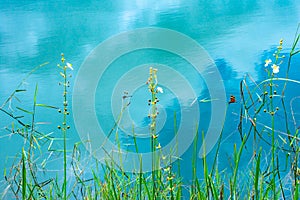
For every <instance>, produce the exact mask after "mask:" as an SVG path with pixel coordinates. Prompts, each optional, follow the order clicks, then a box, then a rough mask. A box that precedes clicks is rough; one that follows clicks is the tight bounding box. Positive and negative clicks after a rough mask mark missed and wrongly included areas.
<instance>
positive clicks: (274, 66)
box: [272, 64, 279, 74]
mask: <svg viewBox="0 0 300 200" xmlns="http://www.w3.org/2000/svg"><path fill="white" fill-rule="evenodd" d="M272 69H273V73H274V74H277V73H278V72H279V66H278V65H275V64H273V65H272Z"/></svg>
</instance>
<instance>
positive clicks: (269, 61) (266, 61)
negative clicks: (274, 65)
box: [265, 59, 272, 67]
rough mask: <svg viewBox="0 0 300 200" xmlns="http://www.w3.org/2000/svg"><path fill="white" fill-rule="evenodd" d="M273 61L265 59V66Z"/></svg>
mask: <svg viewBox="0 0 300 200" xmlns="http://www.w3.org/2000/svg"><path fill="white" fill-rule="evenodd" d="M271 62H272V60H271V59H267V60H265V67H268V65H269V64H270V63H271Z"/></svg>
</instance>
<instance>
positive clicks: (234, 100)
mask: <svg viewBox="0 0 300 200" xmlns="http://www.w3.org/2000/svg"><path fill="white" fill-rule="evenodd" d="M231 103H236V99H235V96H233V95H230V100H229V102H228V104H231Z"/></svg>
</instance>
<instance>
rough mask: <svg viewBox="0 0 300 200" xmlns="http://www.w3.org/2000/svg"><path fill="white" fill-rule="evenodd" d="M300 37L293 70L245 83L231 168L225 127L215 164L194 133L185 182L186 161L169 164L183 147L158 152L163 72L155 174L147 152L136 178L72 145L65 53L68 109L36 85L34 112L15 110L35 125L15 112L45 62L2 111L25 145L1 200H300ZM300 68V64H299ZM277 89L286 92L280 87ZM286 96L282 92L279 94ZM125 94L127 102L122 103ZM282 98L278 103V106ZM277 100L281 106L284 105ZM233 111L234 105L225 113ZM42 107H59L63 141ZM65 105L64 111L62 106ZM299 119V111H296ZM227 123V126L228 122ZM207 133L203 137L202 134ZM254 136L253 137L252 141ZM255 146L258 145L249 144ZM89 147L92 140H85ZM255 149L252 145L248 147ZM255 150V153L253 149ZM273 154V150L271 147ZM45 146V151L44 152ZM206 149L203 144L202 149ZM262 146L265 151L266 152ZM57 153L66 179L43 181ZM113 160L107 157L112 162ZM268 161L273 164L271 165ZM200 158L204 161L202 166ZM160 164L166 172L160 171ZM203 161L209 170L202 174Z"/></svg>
mask: <svg viewBox="0 0 300 200" xmlns="http://www.w3.org/2000/svg"><path fill="white" fill-rule="evenodd" d="M299 38H300V34H299V33H298V31H297V34H296V36H295V40H294V43H293V46H292V48H291V50H290V53H289V57H288V63H287V65H288V68H287V72H286V75H285V77H280V78H278V77H277V75H276V73H273V72H274V71H272V68H270V67H266V74H267V76H268V78H267V79H266V80H264V81H262V82H259V83H256V82H255V81H253V79H252V78H251V76H250V75H247V76H245V78H244V79H243V80H242V81H241V82H240V99H241V102H240V108H239V111H237V113H238V115H239V125H238V132H239V134H240V138H241V141H240V143H237V144H234V145H233V146H232V149H233V153H232V155H230V158H231V168H230V169H227V170H223V171H219V166H218V157H219V154H220V152H219V151H220V147H221V146H222V140H223V131H224V129H226V127H225V125H224V126H223V129H222V132H221V134H220V138H219V140H218V143H217V146H216V150H215V154H214V155H213V156H214V157H213V162H212V165H210V164H211V163H208V157H207V156H211V154H208V155H204V156H203V158H202V160H199V158H198V157H197V154H198V152H197V149H198V144H199V142H198V140H199V136H200V135H201V136H202V137H200V138H202V142H203V141H204V135H205V133H204V131H202V130H198V126H197V128H196V130H197V132H196V134H195V135H196V136H195V140H194V143H193V146H192V149H193V153H192V154H193V155H192V161H191V163H192V165H191V172H192V179H191V181H190V182H188V183H186V182H184V181H183V177H182V175H181V160H180V159H177V160H176V161H175V162H173V163H171V160H172V158H173V157H177V147H175V149H174V153H173V154H172V155H162V152H161V151H160V143H159V136H158V135H157V132H156V120H157V115H158V114H159V113H158V112H157V104H158V103H159V100H158V96H159V95H158V92H159V89H158V87H157V84H158V80H157V76H159V72H157V70H156V69H154V68H150V75H149V79H148V81H147V84H148V89H149V91H150V94H149V98H150V100H149V106H150V113H149V117H150V119H151V123H150V128H149V134H150V136H151V144H150V146H151V151H153V152H155V153H154V154H153V162H152V171H151V172H148V173H144V172H142V171H141V169H142V165H143V163H142V155H141V157H140V163H139V166H140V171H139V172H138V173H127V172H125V171H123V166H118V165H117V164H116V163H114V162H113V161H111V160H110V159H108V160H107V161H106V163H105V164H103V163H100V162H99V161H97V160H94V159H93V158H92V157H89V156H87V157H88V159H87V157H86V156H85V154H84V151H83V150H82V149H83V145H82V142H78V143H75V144H74V145H73V147H70V146H67V142H66V141H67V139H68V137H70V136H69V134H73V133H70V132H69V128H70V126H69V125H68V115H69V114H70V112H71V111H70V110H69V109H68V98H69V97H68V88H69V87H68V86H69V84H70V83H69V80H68V77H69V72H70V71H69V69H71V68H72V67H71V66H70V65H69V63H67V62H66V60H65V58H64V55H62V59H61V64H59V65H58V67H59V69H60V70H61V71H60V73H59V74H60V76H61V77H62V82H61V83H60V84H61V85H62V92H63V98H62V102H63V103H62V106H61V109H59V108H58V107H56V106H52V105H46V104H41V103H38V102H39V101H38V91H39V88H38V85H36V87H35V91H34V95H33V104H32V107H31V109H28V108H23V107H20V106H18V107H17V109H18V110H19V111H21V112H22V113H23V114H24V115H27V116H29V117H30V119H31V120H30V122H29V123H28V122H25V121H22V120H23V117H21V116H18V115H15V114H14V112H12V111H11V110H10V104H11V102H13V100H14V99H16V98H17V96H16V94H17V93H23V92H26V91H25V90H24V89H23V88H22V85H23V83H24V82H25V81H26V79H28V77H29V75H30V74H32V73H34V72H35V71H36V70H38V69H39V68H40V67H43V66H44V65H45V64H43V65H40V66H38V67H36V68H34V69H33V70H32V72H30V73H29V74H28V76H26V77H25V78H24V79H23V80H22V82H21V83H20V84H19V85H18V86H17V88H16V89H15V90H14V91H13V92H12V94H11V95H10V96H9V97H8V99H7V100H6V101H5V102H4V103H3V104H2V106H1V107H0V112H1V113H2V114H4V115H7V116H9V117H10V118H11V119H12V123H11V125H10V126H8V127H7V129H6V130H7V131H8V132H9V133H11V134H12V135H13V137H17V135H19V136H20V137H22V139H23V141H24V143H23V144H24V145H23V147H22V151H21V152H20V153H19V154H17V155H16V156H15V158H14V162H13V164H12V166H11V167H10V168H8V169H5V171H4V178H5V180H6V182H7V185H8V186H9V190H5V191H3V192H2V197H4V198H5V197H7V196H8V195H9V196H13V197H15V198H17V199H19V198H22V199H140V200H141V199H171V200H175V199H176V200H179V199H232V200H235V199H256V200H261V199H299V181H300V179H299V177H300V168H299V166H298V165H299V151H300V149H299V140H300V138H299V135H298V133H299V129H298V128H296V129H293V128H292V127H290V125H289V121H290V119H289V115H288V111H287V110H286V104H287V103H288V102H285V98H284V95H285V90H286V87H287V85H288V84H289V83H291V82H293V83H298V84H299V83H300V81H299V80H292V79H289V76H288V75H289V70H290V68H291V67H292V66H291V64H292V62H291V61H292V59H293V57H294V56H295V55H297V54H298V53H300V51H299V50H298V49H299V48H298V46H297V45H298V43H299ZM282 48H283V47H282V42H280V44H279V46H278V48H277V51H276V52H275V53H274V59H275V60H274V62H273V64H276V65H278V66H280V64H281V62H282V59H283V58H282V53H281V51H282ZM295 67H299V66H295ZM279 85H280V86H281V87H279ZM278 89H279V90H280V91H276V90H278ZM124 97H125V98H124ZM124 97H123V105H122V109H121V111H120V116H119V118H118V121H117V122H116V124H115V125H114V126H113V127H112V129H111V132H110V133H108V135H109V136H110V135H111V134H112V133H114V132H116V143H117V144H118V145H119V148H120V141H118V140H119V137H118V134H117V131H118V126H119V125H120V122H121V118H122V113H123V112H124V111H125V110H126V109H127V108H128V106H129V105H130V95H129V94H127V93H124ZM275 100H279V101H275ZM278 102H279V103H278ZM230 106H232V104H231V103H228V105H227V108H226V109H228V108H229V107H230ZM37 107H42V108H43V109H55V110H57V111H58V113H59V114H58V115H59V116H61V115H62V116H61V119H62V123H61V124H60V125H59V126H58V129H59V131H61V137H54V136H53V135H52V134H47V133H43V132H42V131H40V129H38V128H37V124H38V123H37V119H36V116H37V111H38V110H37V109H36V108H37ZM59 107H60V106H59ZM278 110H281V111H282V112H283V113H284V119H282V121H281V123H283V124H284V125H285V133H284V134H280V133H278V132H277V131H276V118H275V116H276V112H278ZM292 114H293V113H292ZM262 116H263V117H265V118H269V120H270V124H264V123H262V122H261V121H260V120H261V118H262ZM176 121H177V120H176V113H175V114H174V130H175V133H174V137H175V138H177V124H176ZM224 123H225V122H224ZM132 132H133V136H134V137H133V141H134V149H135V152H139V148H138V144H137V140H136V138H135V136H136V135H135V132H134V127H133V128H132ZM200 133H201V134H200ZM250 138H251V139H250ZM250 141H252V142H250ZM53 142H60V143H62V146H63V148H62V149H53V148H52V146H53ZM85 142H87V143H88V142H89V141H85ZM248 144H249V145H248ZM251 146H252V149H251ZM266 146H267V148H268V149H269V151H267V150H266V149H267V148H266ZM45 147H46V148H45ZM203 147H204V152H205V143H204V144H203ZM262 147H263V148H262ZM45 149H46V150H47V152H46V155H49V156H48V157H47V158H44V159H40V157H42V156H41V155H42V154H43V153H44V152H43V151H45ZM244 151H247V152H248V153H249V152H251V151H252V153H253V156H252V158H251V160H250V161H249V164H248V166H249V167H248V168H247V169H246V171H245V169H244V168H241V167H240V164H241V163H240V162H241V160H242V158H243V155H244V154H243V153H244ZM52 154H55V155H57V156H58V157H61V158H62V168H63V170H62V174H63V176H61V175H60V174H57V175H56V176H54V177H47V176H46V178H44V177H42V176H41V173H38V169H39V170H41V169H42V171H43V173H45V174H46V173H47V169H46V166H47V165H46V164H47V163H48V162H50V161H51V159H52V157H51V155H52ZM109 156H110V155H108V157H109ZM279 157H281V158H283V157H285V158H286V159H285V162H282V161H279ZM265 160H268V161H267V162H266V161H265ZM200 161H201V162H200ZM161 162H164V164H165V166H166V167H163V168H161V167H160V166H161ZM199 163H201V164H202V168H203V171H198V170H199V169H198V166H199ZM69 167H71V169H72V171H71V172H72V175H71V176H72V177H73V178H74V180H71V179H70V180H68V177H67V169H68V168H69ZM287 173H290V178H291V181H290V182H289V183H285V181H284V180H283V178H282V176H283V174H287Z"/></svg>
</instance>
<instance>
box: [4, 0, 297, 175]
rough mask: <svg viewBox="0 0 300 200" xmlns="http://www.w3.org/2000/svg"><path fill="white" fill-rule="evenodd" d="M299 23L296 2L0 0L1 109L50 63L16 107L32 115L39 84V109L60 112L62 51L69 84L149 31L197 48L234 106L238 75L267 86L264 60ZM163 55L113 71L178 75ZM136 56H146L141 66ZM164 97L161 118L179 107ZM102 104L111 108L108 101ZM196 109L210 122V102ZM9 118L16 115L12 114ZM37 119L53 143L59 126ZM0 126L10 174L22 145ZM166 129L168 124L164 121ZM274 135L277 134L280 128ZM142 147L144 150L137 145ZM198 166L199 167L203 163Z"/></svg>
mask: <svg viewBox="0 0 300 200" xmlns="http://www.w3.org/2000/svg"><path fill="white" fill-rule="evenodd" d="M299 19H300V4H299V2H298V1H297V0H289V1H272V3H271V2H270V1H263V0H253V1H252V0H248V1H239V0H230V1H196V0H187V1H180V0H176V1H126V2H124V1H107V0H103V1H94V0H90V1H63V2H61V1H54V0H49V1H40V2H36V1H8V0H2V1H1V2H0V103H2V102H4V101H5V99H6V98H7V97H8V96H9V95H10V94H11V93H12V91H13V90H14V89H15V88H16V86H17V85H18V83H19V82H20V81H21V80H22V78H24V77H25V76H26V74H27V73H29V72H30V71H31V70H32V69H33V68H34V67H35V66H37V65H39V64H42V63H44V62H49V64H48V65H46V66H44V67H43V68H41V69H39V70H38V71H36V72H35V73H34V74H33V75H31V77H30V78H29V79H28V80H26V84H24V86H23V87H22V88H25V89H26V90H28V91H27V92H25V93H22V94H21V93H20V94H18V97H19V98H20V99H21V101H22V102H21V103H16V104H17V105H19V104H20V105H22V106H23V107H24V108H26V109H30V108H31V106H32V100H33V93H34V88H35V86H36V83H38V87H39V91H38V102H40V103H45V104H51V105H54V106H61V104H62V88H61V87H60V86H59V85H58V82H60V81H61V77H60V76H59V75H58V74H59V69H58V68H57V67H56V64H57V63H58V62H59V60H60V53H61V52H64V53H65V56H66V58H67V60H68V61H69V62H71V63H72V64H73V67H74V71H72V74H73V78H71V79H70V81H71V83H73V82H74V81H75V77H76V73H77V71H78V69H79V67H80V65H81V64H82V63H83V61H84V59H85V58H86V57H87V56H88V54H89V53H90V52H91V51H92V50H93V49H94V48H95V47H96V46H97V45H98V44H99V43H101V42H102V41H104V40H105V39H107V38H108V37H111V36H113V35H115V34H118V33H121V32H123V31H128V30H134V29H136V28H143V27H149V26H152V27H162V28H169V29H172V30H176V31H179V32H182V33H184V34H186V35H188V36H189V37H191V38H193V39H194V40H196V41H197V42H199V44H200V45H202V46H203V47H204V48H205V49H206V50H207V52H208V53H209V54H210V56H211V57H212V59H213V60H214V61H215V63H216V65H217V67H218V69H219V70H220V72H221V74H222V78H223V80H224V85H225V87H226V93H227V95H228V96H229V95H231V94H233V95H236V96H237V100H238V102H239V101H240V99H239V83H240V80H241V79H242V78H243V77H244V74H245V73H249V74H251V76H252V77H253V79H254V80H256V81H259V80H263V79H265V78H266V73H265V71H264V66H263V64H264V60H265V59H267V58H269V57H272V54H273V52H274V50H275V49H276V46H277V44H278V41H279V39H281V38H283V39H284V53H288V51H289V48H290V47H291V45H292V42H293V38H294V34H295V31H296V28H297V25H298V23H299ZM156 54H159V55H156ZM165 54H166V53H165V52H159V53H158V52H156V53H151V52H150V53H149V52H148V53H147V52H144V54H143V52H141V53H139V52H136V54H133V55H128V56H129V57H127V58H124V59H123V60H122V59H120V60H119V61H117V62H119V63H115V64H122V63H123V64H124V65H125V64H128V63H129V65H128V66H129V67H130V65H137V64H141V63H145V62H150V63H151V62H153V61H155V62H164V63H166V64H169V65H172V63H173V64H174V63H175V64H176V63H177V64H178V63H179V66H178V69H180V64H181V65H182V63H180V60H177V61H174V57H172V55H165ZM147 55H152V57H150V58H149V57H148V58H147ZM130 56H131V57H130ZM142 56H146V57H143V58H142V59H139V58H140V57H142ZM131 58H137V59H136V60H134V59H131ZM143 59H145V60H143ZM177 59H178V58H177ZM299 60H300V58H299V56H298V57H296V58H295V60H294V62H293V63H294V64H295V65H297V63H299ZM131 61H132V63H131V64H130V62H131ZM141 61H143V62H141ZM144 61H145V62H144ZM115 67H117V65H116V66H115ZM285 67H286V62H284V63H283V65H282V68H281V72H280V73H281V74H279V76H282V77H283V76H285V74H284V70H285V69H286V68H285ZM123 70H124V69H123ZM121 72H122V71H121V70H120V71H119V72H116V71H114V66H112V67H111V71H109V70H108V71H107V72H106V75H107V76H106V77H104V78H105V79H104V80H103V82H104V83H105V84H107V86H105V87H103V88H101V87H99V88H98V90H97V91H98V94H99V95H98V96H97V98H102V97H101V96H100V95H104V96H105V93H107V94H110V91H111V89H112V86H113V84H114V82H115V80H116V79H117V78H118V76H120V75H121ZM145 73H148V72H145ZM186 73H187V74H186V76H189V75H190V76H192V75H193V72H192V71H190V72H186ZM299 74H300V73H299V69H295V68H293V69H291V73H290V76H291V78H295V79H298V80H299ZM110 77H111V78H110ZM145 81H146V80H145ZM191 81H192V85H193V86H194V87H195V88H199V93H198V95H199V96H201V95H203V97H205V94H206V93H205V91H203V88H205V87H203V86H201V84H200V83H202V82H201V77H194V78H191ZM174 85H176V81H174ZM178 87H180V86H178ZM299 91H300V90H299V85H297V84H291V85H289V87H288V89H287V92H286V96H289V98H290V99H291V98H292V97H295V96H299V95H300V92H299ZM139 92H140V94H139ZM166 93H167V94H169V96H165V97H164V98H163V97H162V101H165V102H166V103H167V104H168V105H169V107H167V113H169V114H170V113H171V114H173V113H174V110H175V111H176V109H178V108H179V107H178V106H180V105H178V102H177V101H176V99H174V97H175V96H174V95H173V96H172V94H171V93H168V92H166ZM143 94H146V93H143V92H142V91H137V92H136V94H135V96H143ZM70 100H71V99H70ZM145 101H147V98H145ZM143 102H144V99H143V98H141V99H139V98H135V99H134V98H133V99H132V103H133V104H134V105H136V107H135V108H131V107H130V109H133V111H132V112H133V113H137V112H135V111H136V110H138V111H141V112H140V113H142V114H141V115H139V113H137V115H134V116H133V117H134V118H135V119H136V120H137V121H138V123H141V124H143V123H145V124H147V123H148V122H147V119H146V118H145V116H144V114H143V113H146V112H147V109H148V108H147V105H145V106H144V105H141V104H142V103H143ZM298 102H299V101H298ZM106 103H108V104H109V101H107V102H106ZM145 104H147V103H145ZM298 105H299V104H297V101H295V107H294V108H295V116H296V117H297V116H298V119H296V120H298V121H297V123H300V121H299V120H300V119H299V118H300V117H299V115H300V112H299V106H298ZM98 106H99V105H98ZM297 106H298V107H297ZM96 107H97V105H96ZM200 108H201V112H202V113H204V114H207V115H209V109H210V104H209V103H208V104H207V105H206V104H205V105H202V104H201V105H200ZM288 108H289V106H288ZM168 109H169V110H168ZM239 109H240V104H239V103H237V104H234V105H232V106H230V107H229V109H228V112H227V120H226V130H225V132H224V142H223V143H222V147H221V154H222V156H220V160H219V163H220V166H221V168H229V160H230V158H229V155H230V154H231V153H232V149H233V144H234V143H236V142H237V143H239V142H240V136H239V134H238V131H237V125H238V120H239ZM14 110H15V109H14ZM15 112H17V113H19V114H22V113H21V112H20V111H17V110H15ZM289 113H290V112H289ZM37 115H38V116H37V119H39V121H40V122H47V123H46V124H41V125H39V127H40V129H41V130H45V131H46V132H53V135H54V136H59V135H60V133H59V132H58V130H57V129H56V128H55V127H56V126H57V125H58V124H59V123H60V121H61V119H60V115H58V113H57V112H56V111H55V110H51V109H50V110H47V109H42V108H41V109H38V110H37ZM281 116H282V113H280V112H278V121H280V117H281ZM98 117H99V120H108V122H110V123H108V126H107V127H106V131H108V130H109V129H110V124H111V125H113V122H112V119H111V115H110V112H109V111H107V112H106V111H104V113H98ZM178 117H179V118H180V113H178ZM171 118H172V116H171ZM0 119H1V120H0V128H1V129H0V131H1V132H0V138H1V139H0V158H1V162H0V171H1V173H2V171H3V169H4V168H9V167H10V165H11V163H12V162H13V157H14V156H15V155H16V154H17V153H18V152H20V150H21V148H22V144H23V142H22V141H23V140H22V138H21V137H19V136H16V135H10V136H7V134H8V133H9V132H7V131H6V130H5V127H6V126H7V125H9V124H10V123H11V119H10V118H9V117H8V116H6V115H4V114H2V113H1V114H0ZM26 120H30V119H25V121H26ZM263 120H266V121H267V120H268V119H267V118H263ZM48 122H49V124H48ZM69 123H70V125H71V129H70V130H71V131H70V132H71V135H70V136H69V140H68V145H69V146H70V147H72V145H73V144H74V143H75V142H78V141H79V140H80V139H79V137H78V135H77V133H76V129H75V128H74V124H73V121H72V118H71V119H70V121H69ZM207 123H208V122H207V121H205V120H204V121H202V124H201V126H203V129H204V130H205V128H206V127H207ZM291 123H292V122H291ZM167 125H173V124H172V123H171V122H170V121H169V122H168V123H167ZM167 128H168V126H167ZM278 128H279V129H280V128H282V129H283V127H280V126H279V127H278ZM171 131H172V130H171ZM168 140H169V137H168V136H162V137H161V143H162V144H166V143H168ZM128 142H129V143H130V141H126V142H124V143H128ZM141 143H142V144H144V143H143V141H141ZM53 148H61V144H60V143H59V142H55V143H54V144H53ZM191 155H192V148H190V149H189V150H188V151H187V152H186V154H185V155H184V156H183V161H182V169H183V171H184V176H185V177H186V179H187V180H188V179H189V178H190V176H191V170H190V167H191V162H190V158H191ZM209 155H213V154H209ZM250 157H251V150H250V151H249V155H248V157H247V156H246V158H245V159H244V160H243V161H242V164H241V165H242V166H245V167H246V166H247V163H248V161H249V158H250ZM54 162H55V161H54ZM198 163H199V166H200V164H201V160H199V162H198ZM49 166H51V168H52V169H53V170H57V171H61V167H60V166H61V165H56V164H53V163H52V164H51V163H49ZM1 180H2V178H1Z"/></svg>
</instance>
